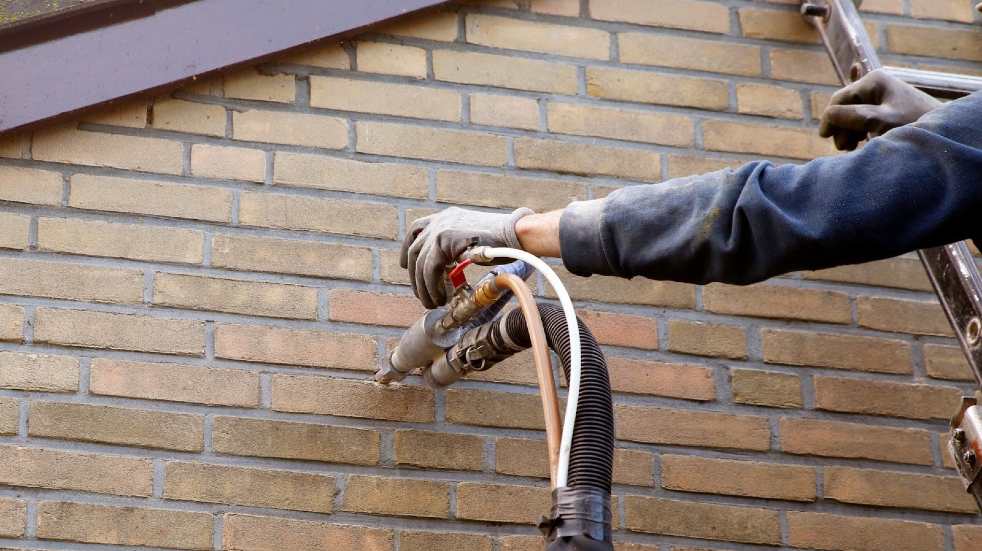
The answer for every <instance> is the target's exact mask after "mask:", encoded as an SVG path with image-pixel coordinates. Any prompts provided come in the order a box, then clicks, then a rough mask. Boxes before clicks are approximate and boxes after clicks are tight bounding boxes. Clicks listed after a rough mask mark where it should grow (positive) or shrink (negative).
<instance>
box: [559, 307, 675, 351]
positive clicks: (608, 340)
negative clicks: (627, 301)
mask: <svg viewBox="0 0 982 551" xmlns="http://www.w3.org/2000/svg"><path fill="white" fill-rule="evenodd" d="M577 315H578V316H579V317H580V319H581V320H582V321H583V323H585V324H586V325H587V327H589V328H590V332H591V333H593V336H594V337H596V338H597V341H598V342H600V344H607V345H611V346H626V347H630V348H641V349H645V350H657V349H658V322H657V321H656V320H655V319H654V318H649V317H646V316H635V315H631V314H618V313H615V312H601V311H600V310H579V311H578V312H577Z"/></svg>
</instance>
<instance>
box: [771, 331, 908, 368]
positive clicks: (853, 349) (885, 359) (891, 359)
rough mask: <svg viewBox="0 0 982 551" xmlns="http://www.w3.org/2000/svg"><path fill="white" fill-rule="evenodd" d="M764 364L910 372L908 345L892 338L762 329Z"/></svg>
mask: <svg viewBox="0 0 982 551" xmlns="http://www.w3.org/2000/svg"><path fill="white" fill-rule="evenodd" d="M761 341H762V347H763V356H764V361H765V362H767V363H776V364H787V365H801V366H808V367H826V368H831V369H851V370H855V371H870V372H875V373H897V374H910V373H913V368H912V367H911V361H912V357H911V348H910V344H908V343H906V342H904V341H900V340H894V339H881V338H877V337H865V336H859V335H837V334H831V333H815V332H811V331H785V330H783V329H764V330H763V331H761Z"/></svg>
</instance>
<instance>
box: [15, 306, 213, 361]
mask: <svg viewBox="0 0 982 551" xmlns="http://www.w3.org/2000/svg"><path fill="white" fill-rule="evenodd" d="M36 319H37V321H36V322H35V329H34V340H35V342H43V343H50V344H58V345H63V346H78V347H82V348H107V349H110V350H135V351H138V352H158V353H161V354H184V355H201V354H202V353H204V349H205V331H204V322H201V321H196V320H180V319H165V318H155V317H150V316H138V315H133V314H114V313H109V312H86V311H83V310H62V309H56V308H38V310H37V313H36Z"/></svg>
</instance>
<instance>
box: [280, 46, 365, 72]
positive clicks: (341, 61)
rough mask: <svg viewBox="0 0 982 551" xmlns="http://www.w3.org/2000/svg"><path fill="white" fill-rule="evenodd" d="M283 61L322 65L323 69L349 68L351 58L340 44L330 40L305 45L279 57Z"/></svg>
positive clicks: (314, 65) (315, 65)
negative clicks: (314, 44) (323, 42)
mask: <svg viewBox="0 0 982 551" xmlns="http://www.w3.org/2000/svg"><path fill="white" fill-rule="evenodd" d="M278 61H281V62H283V63H296V64H297V65H310V66H313V67H323V68H325V69H350V68H351V59H349V58H348V52H346V51H345V50H344V48H343V47H342V46H341V44H339V43H337V42H331V43H328V44H318V45H316V46H313V47H305V48H303V49H301V50H298V51H296V52H293V53H291V54H288V55H286V56H285V57H281V58H279V60H278Z"/></svg>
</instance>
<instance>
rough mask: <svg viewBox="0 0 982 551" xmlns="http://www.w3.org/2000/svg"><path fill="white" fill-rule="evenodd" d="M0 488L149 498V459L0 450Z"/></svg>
mask: <svg viewBox="0 0 982 551" xmlns="http://www.w3.org/2000/svg"><path fill="white" fill-rule="evenodd" d="M0 464H3V465H4V467H5V468H4V469H2V470H0V484H3V485H6V486H22V487H27V488H44V489H49V490H74V491H79V492H94V493H98V494H115V495H121V496H144V497H146V496H149V495H150V492H151V488H152V482H153V480H152V479H153V473H152V464H151V462H150V460H149V459H136V458H131V457H123V456H121V455H101V454H100V455H95V454H85V453H73V452H65V451H58V450H46V449H41V448H24V447H18V446H0Z"/></svg>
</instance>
